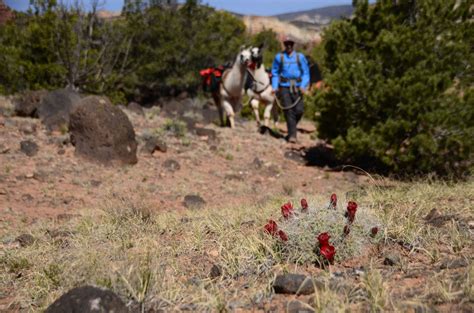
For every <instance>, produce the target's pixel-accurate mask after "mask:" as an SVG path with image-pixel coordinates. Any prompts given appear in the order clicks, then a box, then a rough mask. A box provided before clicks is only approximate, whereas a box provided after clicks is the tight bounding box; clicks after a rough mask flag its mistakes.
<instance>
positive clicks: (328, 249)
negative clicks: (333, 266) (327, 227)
mask: <svg viewBox="0 0 474 313" xmlns="http://www.w3.org/2000/svg"><path fill="white" fill-rule="evenodd" d="M319 252H320V253H321V255H322V256H324V257H325V258H326V260H328V261H329V262H331V263H332V262H333V261H334V256H335V255H336V248H334V246H331V245H324V246H322V247H321V248H320V249H319Z"/></svg>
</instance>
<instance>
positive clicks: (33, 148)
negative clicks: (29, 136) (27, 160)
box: [20, 140, 38, 157]
mask: <svg viewBox="0 0 474 313" xmlns="http://www.w3.org/2000/svg"><path fill="white" fill-rule="evenodd" d="M20 150H21V152H23V153H24V154H26V155H27V156H29V157H32V156H35V155H36V154H37V153H38V145H37V144H36V143H34V142H33V141H31V140H25V141H22V142H20Z"/></svg>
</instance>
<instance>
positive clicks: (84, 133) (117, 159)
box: [69, 96, 137, 165]
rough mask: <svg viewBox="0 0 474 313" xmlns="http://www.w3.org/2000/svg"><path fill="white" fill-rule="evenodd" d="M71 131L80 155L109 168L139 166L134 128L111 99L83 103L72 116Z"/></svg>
mask: <svg viewBox="0 0 474 313" xmlns="http://www.w3.org/2000/svg"><path fill="white" fill-rule="evenodd" d="M69 131H70V134H71V143H72V144H73V145H74V146H75V147H76V154H77V155H80V156H83V157H85V158H87V159H89V160H91V161H97V162H99V163H102V164H105V165H112V164H116V163H118V164H135V163H137V142H136V140H135V131H134V129H133V126H132V124H131V123H130V120H129V119H128V117H127V115H126V114H125V113H124V112H123V111H122V110H120V109H119V108H117V107H115V106H113V105H112V104H111V103H110V101H109V100H108V99H107V98H104V97H97V96H89V97H86V98H84V99H82V100H81V101H80V102H79V104H78V105H77V106H76V107H75V109H74V110H73V112H72V113H71V116H70V123H69Z"/></svg>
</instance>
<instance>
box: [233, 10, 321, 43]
mask: <svg viewBox="0 0 474 313" xmlns="http://www.w3.org/2000/svg"><path fill="white" fill-rule="evenodd" d="M242 19H243V21H244V23H245V26H246V27H247V30H248V31H249V33H250V34H257V33H259V32H261V31H263V30H265V29H272V30H273V31H274V32H276V33H277V34H278V35H279V36H280V37H283V36H285V35H287V34H290V35H292V36H293V37H294V38H295V39H296V40H297V41H299V42H301V43H309V42H311V43H319V42H320V41H321V35H320V33H319V30H318V31H315V30H314V29H311V28H305V27H301V25H297V24H292V23H289V22H285V21H281V20H279V19H278V18H276V17H264V16H244V17H242Z"/></svg>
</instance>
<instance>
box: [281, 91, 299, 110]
mask: <svg viewBox="0 0 474 313" xmlns="http://www.w3.org/2000/svg"><path fill="white" fill-rule="evenodd" d="M300 100H301V96H299V97H298V98H297V99H296V101H295V102H293V104H292V105H290V106H289V107H284V106H282V105H281V103H280V100H279V99H278V96H277V95H275V102H276V104H277V105H278V107H279V108H280V109H282V110H289V109H293V108H294V107H295V106H296V105H297V104H298V102H300Z"/></svg>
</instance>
